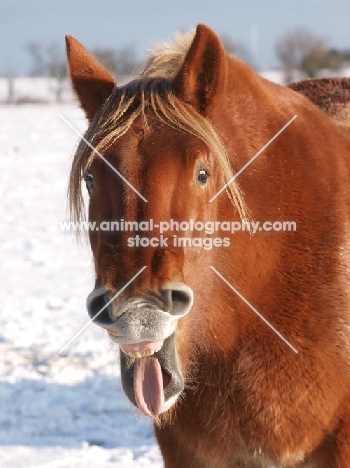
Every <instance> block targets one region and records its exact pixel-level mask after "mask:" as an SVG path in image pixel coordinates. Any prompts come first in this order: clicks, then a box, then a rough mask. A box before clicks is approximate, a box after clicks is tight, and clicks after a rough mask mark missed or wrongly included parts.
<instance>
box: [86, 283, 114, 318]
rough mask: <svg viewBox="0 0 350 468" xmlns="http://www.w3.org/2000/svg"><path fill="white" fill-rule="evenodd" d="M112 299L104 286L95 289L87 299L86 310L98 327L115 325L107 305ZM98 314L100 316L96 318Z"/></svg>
mask: <svg viewBox="0 0 350 468" xmlns="http://www.w3.org/2000/svg"><path fill="white" fill-rule="evenodd" d="M110 299H111V298H110V296H109V293H108V291H107V290H106V289H105V288H104V287H103V286H102V287H99V288H97V289H94V290H93V291H92V292H91V293H90V294H89V295H88V297H87V299H86V308H87V310H88V313H89V316H90V317H91V318H92V319H93V321H94V323H96V324H97V325H111V324H112V323H113V321H112V319H111V317H110V315H109V311H110V306H109V305H107V304H108V302H109V301H110ZM96 314H98V315H97V316H96ZM95 316H96V317H95ZM94 317H95V318H94Z"/></svg>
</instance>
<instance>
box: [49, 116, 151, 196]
mask: <svg viewBox="0 0 350 468" xmlns="http://www.w3.org/2000/svg"><path fill="white" fill-rule="evenodd" d="M58 115H59V116H60V117H61V119H62V120H63V121H64V122H65V123H66V124H67V125H68V127H70V128H71V129H72V130H73V132H75V133H76V134H77V135H78V136H79V137H80V138H81V139H82V140H83V141H84V142H85V143H86V144H87V145H88V146H89V147H90V148H91V149H92V151H93V152H94V153H96V154H97V155H98V156H99V157H100V158H101V159H102V160H103V161H104V162H105V163H106V164H107V165H108V166H109V167H110V168H111V169H113V171H114V172H115V173H116V174H118V176H119V177H120V178H121V179H122V180H123V181H124V182H125V183H126V184H127V185H128V186H129V187H130V188H131V189H132V190H133V191H134V192H135V193H137V195H138V196H139V197H140V198H142V200H143V201H144V202H146V203H147V202H148V200H146V198H145V197H144V196H143V195H142V194H141V193H140V192H139V191H138V190H136V188H135V187H134V186H133V185H132V184H131V183H130V182H129V181H128V180H127V179H125V177H124V176H123V175H122V174H121V173H120V172H119V171H117V169H116V168H115V167H113V166H112V164H111V163H110V162H109V161H107V159H106V158H105V157H104V156H102V154H101V153H100V152H99V151H97V149H96V148H95V147H94V146H93V145H92V144H91V143H90V142H89V141H87V139H86V138H85V137H84V136H83V135H82V134H81V133H80V132H79V131H78V130H77V129H76V128H75V127H73V125H72V124H71V123H70V122H68V120H67V119H66V118H65V117H63V115H62V114H58Z"/></svg>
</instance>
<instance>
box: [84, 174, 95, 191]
mask: <svg viewBox="0 0 350 468" xmlns="http://www.w3.org/2000/svg"><path fill="white" fill-rule="evenodd" d="M84 180H85V183H86V187H87V188H88V190H92V189H93V188H94V176H93V175H92V173H91V172H90V171H87V172H86V173H85V175H84Z"/></svg>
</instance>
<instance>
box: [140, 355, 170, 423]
mask: <svg viewBox="0 0 350 468" xmlns="http://www.w3.org/2000/svg"><path fill="white" fill-rule="evenodd" d="M134 394H135V400H136V403H137V406H138V407H139V408H140V410H141V411H142V412H143V413H144V414H145V415H146V416H151V417H154V416H157V415H158V414H159V413H161V412H162V409H163V406H164V390H163V375H162V369H161V367H160V364H159V361H158V359H157V358H156V357H155V356H148V357H142V358H139V359H135V364H134Z"/></svg>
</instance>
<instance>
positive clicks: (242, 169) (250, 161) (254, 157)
mask: <svg viewBox="0 0 350 468" xmlns="http://www.w3.org/2000/svg"><path fill="white" fill-rule="evenodd" d="M296 118H297V115H295V116H294V117H292V118H291V119H290V121H289V122H287V123H286V125H285V126H284V127H282V128H281V130H280V131H279V132H277V133H276V135H275V136H273V137H272V138H271V140H270V141H268V142H267V143H266V145H265V146H263V147H262V148H261V150H260V151H258V152H257V153H256V155H255V156H253V157H252V159H250V160H249V161H248V162H247V164H245V165H244V166H243V167H242V168H241V169H240V170H239V171H238V172H237V173H236V174H235V175H234V176H233V177H232V178H231V179H230V180H229V181H228V182H227V184H225V185H224V186H223V187H222V188H221V189H220V190H219V191H218V192H217V193H216V194H215V195H214V196H213V197H212V198H211V199H210V200H209V203H211V202H212V201H213V200H215V198H216V197H218V196H219V195H220V193H221V192H223V191H224V190H225V189H226V187H228V186H229V185H230V184H232V182H233V181H234V180H235V178H236V177H238V176H239V175H240V174H241V173H242V172H243V171H244V170H245V169H246V168H247V167H248V166H249V164H251V163H252V162H253V161H254V160H255V159H256V158H257V157H258V156H259V154H261V153H262V152H263V151H264V150H265V149H266V148H267V147H268V146H269V145H270V144H271V143H272V142H273V140H275V139H276V138H277V137H278V135H280V134H281V133H282V132H283V130H285V129H286V128H287V127H288V125H290V124H291V123H292V122H293V120H295V119H296Z"/></svg>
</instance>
